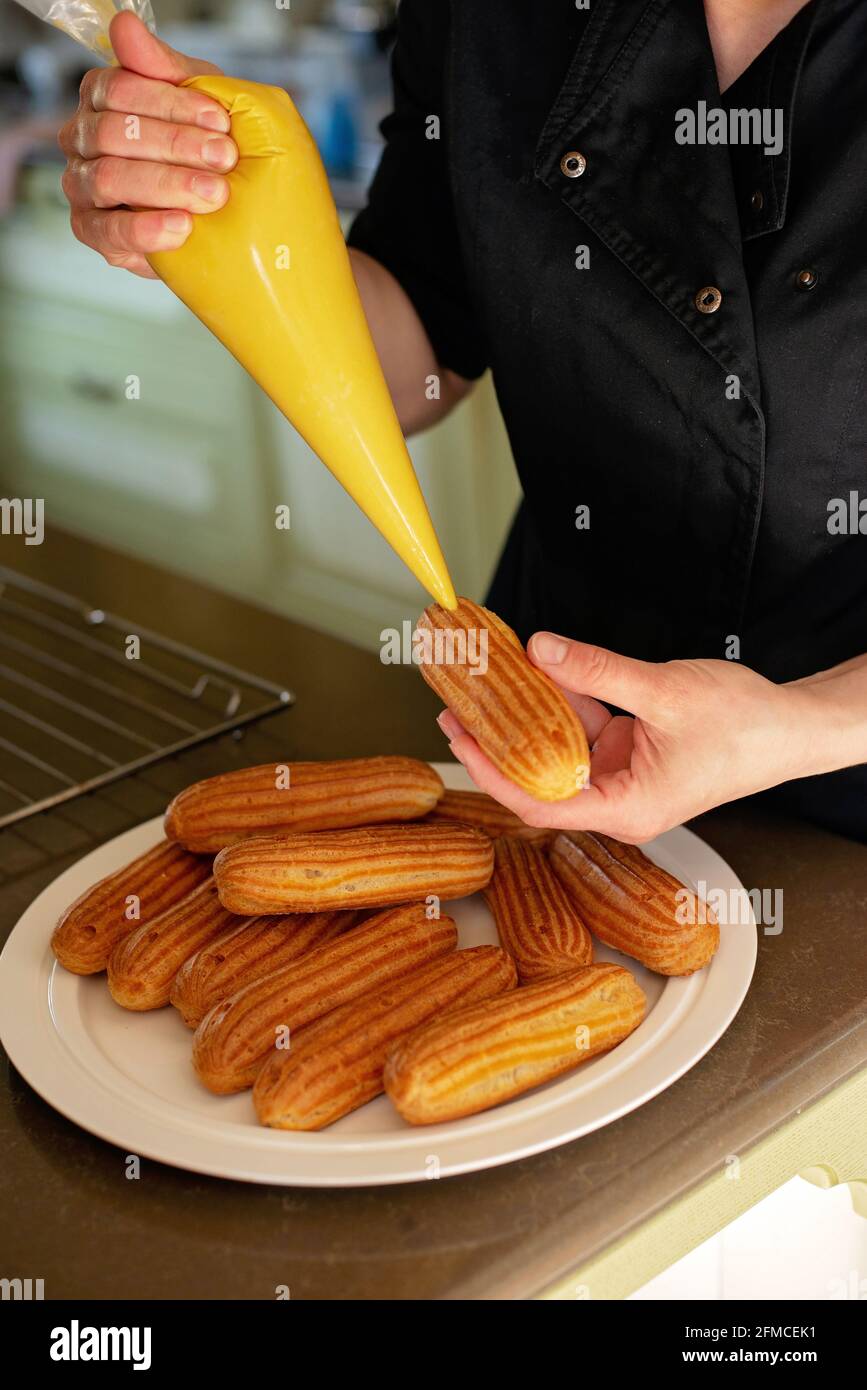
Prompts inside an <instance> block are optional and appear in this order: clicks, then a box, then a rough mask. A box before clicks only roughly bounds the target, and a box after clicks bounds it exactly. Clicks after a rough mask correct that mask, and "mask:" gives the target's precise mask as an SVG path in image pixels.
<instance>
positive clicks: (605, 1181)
mask: <svg viewBox="0 0 867 1390" xmlns="http://www.w3.org/2000/svg"><path fill="white" fill-rule="evenodd" d="M3 546H4V554H3V560H4V562H5V563H7V564H9V565H11V566H13V567H17V568H20V569H22V570H26V571H27V572H28V573H30V574H32V575H34V576H35V577H37V578H39V579H42V580H45V581H46V582H48V583H53V584H57V585H59V586H60V587H64V588H66V589H68V590H70V591H71V592H74V593H77V594H78V595H80V596H84V597H87V598H88V599H90V600H91V601H92V602H94V603H98V604H100V605H101V606H103V607H105V608H108V609H111V610H112V611H114V612H116V613H120V614H123V615H124V616H126V617H129V618H132V619H134V620H135V621H137V622H140V623H142V624H146V625H150V626H152V627H154V628H156V629H158V630H159V631H162V632H164V633H166V634H167V635H169V636H171V637H174V638H176V639H178V640H180V641H186V642H189V643H192V644H194V645H196V646H198V647H200V648H202V649H203V650H205V651H207V652H209V653H210V654H212V655H214V656H217V657H220V658H222V659H223V660H226V661H230V662H232V663H234V664H236V665H238V666H241V667H243V668H245V669H248V670H251V671H255V672H257V673H258V674H260V675H263V676H267V677H270V678H272V679H274V680H276V681H279V682H282V683H285V684H287V685H289V686H291V687H292V688H293V689H294V690H295V692H296V694H297V704H296V706H295V707H294V708H293V709H292V710H289V711H286V712H284V713H281V714H279V715H277V716H276V717H274V718H272V719H269V720H268V721H266V722H265V723H263V724H261V725H259V726H258V727H255V728H252V729H250V730H248V731H247V732H246V733H245V734H244V736H243V737H242V738H240V739H235V738H232V737H227V738H222V739H220V740H218V741H216V742H213V743H210V744H208V745H206V746H204V747H202V748H199V749H195V750H191V751H190V752H188V753H186V754H183V755H181V756H180V757H177V758H174V759H170V760H168V761H165V762H163V763H160V764H158V765H156V766H154V767H152V768H150V769H145V770H144V771H142V772H140V773H138V774H137V775H135V776H132V777H129V778H127V779H125V780H124V781H122V782H119V783H116V784H114V785H113V786H110V787H107V788H104V789H103V790H101V791H99V792H95V793H92V794H91V795H89V796H87V797H84V798H79V799H78V800H77V801H74V802H71V803H68V804H67V805H65V806H63V807H60V808H57V810H55V811H50V812H45V813H43V814H41V815H40V816H37V817H34V818H33V819H30V820H27V821H24V822H22V823H20V824H19V825H17V826H14V827H11V828H10V829H7V830H5V831H0V939H2V940H5V938H6V936H7V935H8V933H9V931H10V930H11V929H12V927H13V926H14V925H15V922H16V921H17V919H18V917H19V915H20V913H21V912H22V911H23V910H24V908H25V907H26V906H27V905H28V903H30V902H31V901H32V899H33V898H34V897H35V896H36V894H37V893H38V892H40V891H41V889H42V888H43V887H44V886H45V885H46V884H47V883H49V882H50V881H51V880H52V879H53V878H54V877H56V875H57V874H58V873H60V872H61V870H63V869H65V868H66V867H67V866H68V865H69V864H70V863H72V862H73V861H74V860H75V859H76V858H78V857H80V856H81V855H82V854H85V853H88V852H89V851H90V850H91V849H92V848H94V847H95V845H96V844H98V843H100V842H102V841H104V840H106V839H109V838H111V837H112V836H114V835H116V834H118V833H119V832H120V831H121V830H124V829H126V828H128V827H129V826H130V825H133V824H136V823H137V822H139V821H141V820H144V819H146V818H147V817H150V816H153V815H155V814H157V813H158V812H159V811H160V810H161V809H162V807H163V805H164V804H165V801H166V799H167V797H168V796H169V795H170V794H172V793H173V792H174V791H176V790H178V789H179V788H180V787H181V786H183V785H185V784H186V783H187V782H189V781H191V780H193V779H194V778H196V777H201V776H207V775H209V774H211V773H214V772H217V771H221V770H224V769H226V768H229V767H233V766H243V765H245V764H248V763H253V762H262V761H267V760H270V759H272V758H276V757H278V756H283V757H286V756H289V757H302V756H303V757H311V758H319V757H343V756H350V755H361V754H369V753H379V752H399V753H407V754H413V755H415V756H418V757H424V758H442V757H443V753H444V746H443V742H442V737H441V735H440V734H439V731H438V730H437V728H436V726H435V724H434V716H435V713H436V710H437V708H438V706H437V702H436V700H435V699H434V697H433V695H432V693H431V692H430V691H429V690H428V689H427V687H426V686H425V685H424V683H423V682H422V681H420V680H419V679H418V676H417V674H416V673H415V672H414V671H411V670H406V669H400V668H395V667H385V666H383V665H382V664H381V663H380V662H379V660H378V658H377V657H376V656H375V655H370V654H366V653H363V652H360V651H357V650H355V649H353V648H351V647H349V646H347V645H345V644H344V643H341V642H338V641H335V640H333V639H331V638H328V637H324V636H322V635H321V634H318V633H314V632H312V631H310V630H309V629H306V628H304V627H302V626H300V625H299V624H297V623H292V622H288V621H287V620H285V619H283V618H280V617H278V616H275V615H274V614H270V613H266V612H263V611H261V610H258V609H255V608H252V607H251V606H250V605H248V604H246V603H243V602H240V601H238V600H235V599H232V598H229V597H227V596H225V595H222V594H218V593H215V592H213V591H210V590H207V589H205V588H203V587H202V586H200V585H197V584H194V583H192V582H191V581H189V580H187V579H181V578H178V577H176V576H172V575H168V574H165V573H163V572H160V571H157V570H155V569H153V568H152V567H150V566H148V565H145V564H143V563H141V562H139V561H134V560H131V559H129V558H126V557H120V556H118V555H116V554H113V553H112V552H110V551H107V550H102V549H100V548H99V547H97V546H94V545H92V544H90V543H85V542H82V541H78V540H74V539H72V538H70V537H65V536H59V535H56V534H55V535H54V536H50V537H48V538H47V540H46V542H45V544H44V545H43V546H41V547H33V548H25V546H24V545H23V541H21V540H20V539H17V538H11V539H4V541H3ZM696 829H697V830H698V832H699V833H700V834H701V835H702V836H703V837H704V838H705V839H707V840H708V841H709V843H710V844H712V845H713V846H714V847H715V848H716V849H718V850H719V851H720V853H721V854H722V855H723V856H724V857H725V858H726V859H728V860H729V862H730V863H731V864H732V865H733V867H734V869H735V870H736V872H737V873H738V874H739V876H740V878H741V879H742V881H743V882H744V883H745V884H746V885H747V887H748V888H749V887H760V888H781V889H783V891H784V895H785V899H784V900H785V926H784V930H783V932H782V933H781V934H780V935H776V936H770V935H768V936H766V935H763V934H760V936H759V958H758V965H757V968H756V975H755V979H754V981H753V985H752V988H751V990H750V993H749V995H748V997H747V1000H746V1002H745V1003H744V1005H743V1007H742V1009H741V1011H740V1013H739V1014H738V1016H737V1018H736V1019H735V1021H734V1023H733V1024H732V1026H731V1027H730V1028H729V1030H728V1032H727V1033H726V1034H725V1036H724V1037H723V1038H722V1039H721V1040H720V1042H719V1043H718V1044H717V1045H716V1047H714V1048H713V1049H712V1051H711V1052H710V1053H709V1054H708V1056H707V1057H705V1058H704V1059H703V1061H701V1062H700V1063H699V1064H698V1065H697V1066H696V1067H694V1068H693V1069H692V1070H691V1071H690V1072H689V1073H688V1074H687V1075H686V1076H684V1077H683V1078H682V1079H681V1080H680V1081H678V1082H677V1083H676V1084H675V1085H674V1086H672V1087H670V1088H669V1089H668V1090H667V1091H665V1092H664V1093H663V1094H662V1095H660V1096H658V1097H657V1098H656V1099H655V1100H652V1101H650V1102H649V1103H648V1104H647V1105H644V1106H642V1107H641V1108H640V1109H639V1110H637V1111H635V1112H633V1113H632V1114H631V1115H627V1116H626V1117H624V1118H623V1119H622V1120H619V1121H618V1122H617V1123H615V1124H612V1125H609V1126H607V1127H606V1128H605V1129H602V1130H599V1131H597V1132H596V1133H595V1134H590V1135H587V1136H586V1137H585V1138H583V1139H579V1140H577V1141H576V1142H574V1143H571V1144H568V1145H565V1146H564V1147H562V1148H559V1149H555V1150H552V1151H551V1152H549V1153H546V1154H541V1155H539V1156H537V1157H535V1158H529V1159H525V1160H522V1161H521V1162H519V1163H514V1164H510V1165H507V1166H505V1167H501V1168H495V1169H492V1170H490V1171H489V1172H484V1173H477V1174H472V1175H468V1176H465V1177H455V1178H447V1179H442V1180H440V1181H438V1182H422V1183H418V1184H414V1185H408V1186H401V1187H391V1188H374V1189H366V1190H365V1189H359V1190H341V1191H324V1190H323V1191H313V1190H308V1189H298V1188H270V1187H258V1186H253V1185H247V1184H243V1183H236V1182H223V1181H220V1180H218V1179H211V1178H204V1177H199V1176H197V1175H195V1174H190V1173H185V1172H181V1171H179V1170H176V1169H172V1168H167V1167H163V1166H162V1165H160V1164H157V1163H153V1162H149V1161H143V1163H142V1175H141V1179H140V1181H138V1182H129V1181H127V1180H126V1178H125V1175H124V1154H123V1153H122V1152H121V1150H119V1149H116V1148H114V1147H112V1146H111V1145H109V1144H106V1143H103V1142H102V1141H101V1140H99V1139H95V1138H92V1137H91V1136H90V1135H89V1134H86V1133H84V1132H83V1131H81V1130H79V1129H77V1128H76V1126H74V1125H72V1124H70V1123H69V1122H67V1121H66V1120H64V1119H62V1118H61V1117H60V1116H59V1115H58V1114H56V1113H55V1112H54V1111H53V1110H51V1109H50V1108H49V1107H48V1106H47V1105H45V1104H44V1103H43V1102H42V1101H41V1100H40V1099H39V1097H38V1096H36V1094H35V1093H34V1092H33V1091H32V1090H31V1089H30V1087H29V1086H27V1085H26V1083H25V1082H24V1081H23V1080H22V1079H21V1078H20V1077H19V1076H18V1075H17V1074H16V1073H15V1071H14V1069H13V1068H11V1067H10V1066H9V1064H8V1062H7V1063H6V1083H5V1084H4V1085H3V1087H2V1096H0V1144H2V1152H3V1154H4V1164H3V1169H4V1172H3V1184H4V1189H5V1195H4V1204H5V1206H6V1211H5V1214H4V1217H3V1221H2V1226H3V1234H2V1237H0V1274H3V1275H5V1276H9V1277H11V1276H12V1275H19V1276H21V1277H27V1276H29V1277H33V1278H43V1279H44V1280H45V1292H46V1297H48V1298H62V1297H71V1298H86V1299H94V1298H144V1299H149V1298H215V1299H235V1298H251V1299H259V1298H263V1299H273V1297H274V1290H275V1286H276V1285H278V1284H287V1285H289V1287H290V1290H291V1296H292V1297H293V1298H328V1299H368V1298H372V1299H394V1298H421V1299H428V1298H514V1297H517V1298H524V1297H528V1296H531V1295H533V1294H534V1293H536V1292H538V1291H539V1290H540V1289H542V1288H543V1287H544V1286H545V1285H547V1284H548V1283H549V1282H551V1281H552V1280H554V1279H555V1278H557V1276H558V1275H561V1274H564V1273H566V1272H567V1271H568V1270H570V1269H572V1268H574V1267H575V1266H577V1265H578V1264H580V1263H583V1262H584V1261H585V1260H587V1259H589V1258H590V1257H591V1256H592V1255H594V1254H596V1253H597V1252H599V1251H600V1250H601V1249H603V1248H604V1247H605V1246H607V1245H608V1244H610V1243H611V1242H612V1241H613V1240H615V1239H617V1238H619V1237H621V1236H623V1235H625V1234H626V1233H628V1231H629V1230H630V1229H632V1228H634V1227H635V1226H636V1225H638V1224H640V1223H641V1222H642V1221H644V1220H645V1219H647V1217H649V1216H650V1215H651V1214H653V1213H654V1212H656V1211H659V1210H660V1209H661V1208H662V1207H664V1206H665V1205H666V1204H667V1203H669V1202H671V1201H672V1200H674V1199H675V1198H677V1197H678V1196H680V1195H681V1194H682V1193H684V1192H685V1191H687V1190H688V1189H689V1188H691V1187H693V1186H694V1185H695V1184H696V1183H698V1182H700V1181H702V1180H703V1179H704V1178H706V1177H708V1176H709V1175H710V1174H712V1173H713V1172H715V1171H716V1170H718V1169H719V1168H720V1166H721V1165H722V1164H723V1163H724V1159H725V1156H726V1155H727V1154H731V1153H743V1152H744V1151H745V1150H746V1149H747V1148H748V1147H749V1146H751V1145H752V1144H754V1143H756V1142H757V1141H758V1140H760V1139H761V1138H763V1137H764V1136H766V1135H767V1134H768V1133H769V1132H770V1131H772V1130H773V1129H774V1128H775V1127H776V1126H777V1125H779V1124H780V1123H781V1122H783V1121H784V1120H786V1119H788V1118H789V1117H790V1116H792V1115H793V1114H795V1113H796V1112H797V1111H798V1110H799V1109H800V1108H801V1107H803V1106H806V1105H808V1104H810V1102H812V1101H813V1100H815V1099H817V1098H818V1097H819V1096H820V1095H822V1094H823V1093H824V1092H826V1091H827V1090H829V1089H830V1088H832V1087H833V1086H834V1085H836V1084H837V1083H838V1082H839V1081H841V1080H843V1079H844V1078H846V1077H847V1076H849V1075H851V1074H852V1073H853V1072H855V1071H856V1070H858V1069H859V1068H860V1067H862V1066H863V1065H864V1064H865V1062H867V1000H865V989H864V981H865V979H867V926H865V919H867V847H864V846H860V845H857V844H854V843H851V842H849V841H847V840H843V839H840V838H838V837H836V836H833V835H829V834H827V833H825V832H823V831H819V830H816V829H814V828H812V827H810V826H807V825H803V824H800V823H797V822H794V821H788V820H784V819H782V818H781V817H778V816H775V815H771V814H769V813H767V812H764V811H759V810H757V809H754V808H745V807H737V806H734V807H730V808H727V809H724V810H722V811H718V812H714V813H712V814H710V815H707V816H704V817H702V818H701V819H700V820H699V821H698V822H696Z"/></svg>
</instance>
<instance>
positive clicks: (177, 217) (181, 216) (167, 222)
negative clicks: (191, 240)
mask: <svg viewBox="0 0 867 1390" xmlns="http://www.w3.org/2000/svg"><path fill="white" fill-rule="evenodd" d="M163 229H164V231H167V232H188V231H189V230H190V218H189V216H188V215H187V213H185V212H167V213H166V214H165V216H164V217H163Z"/></svg>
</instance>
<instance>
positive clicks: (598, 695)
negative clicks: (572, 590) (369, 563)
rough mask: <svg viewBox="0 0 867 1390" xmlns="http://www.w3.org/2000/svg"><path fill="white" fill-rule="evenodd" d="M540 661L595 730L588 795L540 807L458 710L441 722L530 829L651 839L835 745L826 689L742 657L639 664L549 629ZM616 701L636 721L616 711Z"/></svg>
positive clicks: (471, 768)
mask: <svg viewBox="0 0 867 1390" xmlns="http://www.w3.org/2000/svg"><path fill="white" fill-rule="evenodd" d="M528 656H529V658H530V660H531V661H532V662H533V664H534V665H535V666H536V667H538V668H539V670H540V671H543V672H544V673H545V674H546V675H547V676H549V677H550V678H551V680H553V681H554V683H555V684H556V685H557V686H559V688H560V689H561V690H562V691H563V693H564V694H565V696H566V698H567V699H568V701H569V703H570V704H571V705H572V707H573V709H574V710H575V711H576V713H577V714H578V716H579V718H580V719H581V722H582V723H583V725H584V728H585V730H586V732H587V737H588V740H589V742H590V744H591V760H590V781H589V785H588V786H586V787H584V788H583V789H582V790H581V791H580V792H579V793H578V794H577V795H576V796H574V797H572V798H570V799H569V800H567V801H557V802H553V803H552V802H546V801H540V800H537V799H536V798H534V797H533V796H531V795H529V794H528V793H527V792H526V791H524V790H522V789H521V788H520V787H518V786H516V785H515V783H514V782H512V781H510V780H509V779H508V778H507V777H505V776H504V775H503V774H502V773H501V772H499V771H498V770H497V768H496V767H494V765H493V763H492V762H491V761H490V760H489V759H488V758H487V757H485V755H484V753H483V752H482V751H481V749H480V748H479V746H478V744H477V742H476V740H475V739H474V738H472V737H471V736H470V735H469V734H468V733H467V732H466V730H465V729H464V728H463V726H462V725H461V723H460V721H459V720H458V719H457V718H456V716H455V714H454V713H453V712H452V711H450V710H445V711H444V712H443V714H441V715H440V718H439V724H440V728H441V729H442V730H443V733H444V734H445V735H446V737H447V738H448V739H449V745H450V748H451V750H452V752H453V754H454V756H455V757H456V758H457V759H458V760H459V761H460V762H461V763H463V765H464V767H465V768H466V769H467V771H468V772H469V774H470V776H471V777H472V779H473V781H474V782H475V784H476V786H477V787H479V788H481V790H482V791H485V792H488V793H489V794H490V795H491V796H493V797H496V799H497V800H498V801H499V802H501V803H502V804H503V805H504V806H506V807H508V808H509V809H510V810H512V811H514V812H515V813H516V814H517V815H518V816H520V817H521V819H522V820H523V821H524V822H525V823H526V824H528V825H532V826H551V827H557V828H560V829H563V830H598V831H601V832H602V833H603V834H605V835H611V836H613V837H614V838H615V839H618V840H622V841H625V842H626V843H628V844H641V843H643V842H645V841H647V840H651V839H653V837H654V836H656V835H660V834H662V832H663V831H665V830H669V829H671V827H672V826H675V825H680V824H681V823H682V822H683V821H686V820H689V819H690V817H692V816H696V815H699V814H700V813H701V812H702V811H707V810H709V809H710V808H711V807H713V806H719V805H721V804H722V803H723V802H726V801H732V800H734V799H735V798H737V797H741V796H748V795H750V794H751V793H753V792H758V791H762V790H764V789H765V788H767V787H772V786H776V785H777V784H778V783H779V782H784V781H787V780H788V779H789V778H792V777H804V776H809V775H810V774H811V773H815V772H818V771H820V770H822V769H821V766H820V759H821V760H822V762H823V763H827V761H828V757H827V754H828V750H825V752H823V751H822V745H823V744H824V743H826V742H827V738H822V737H817V736H819V735H820V734H821V730H822V716H821V708H820V706H819V704H818V702H817V699H816V693H815V692H816V689H818V687H815V688H814V686H813V685H811V684H810V683H808V682H794V683H792V684H790V685H775V684H774V683H773V682H772V681H769V680H765V678H764V677H763V676H760V675H758V674H757V673H756V672H755V671H751V670H750V669H749V668H748V667H746V666H742V665H740V664H739V663H738V662H736V661H668V662H662V663H653V662H648V661H636V660H634V659H633V658H631V657H625V656H619V655H618V654H617V653H616V652H611V651H606V650H605V649H604V648H602V647H594V646H591V645H589V644H588V643H584V642H573V641H570V640H568V639H567V638H565V637H558V636H555V635H554V634H553V633H546V632H540V633H536V635H535V636H534V637H533V638H532V639H531V640H530V643H529V647H528ZM828 685H830V682H826V687H827V686H828ZM608 705H612V706H614V707H615V708H618V709H621V710H628V711H630V714H612V713H611V710H610V709H609V708H608ZM817 743H818V746H817ZM830 754H831V757H832V759H833V750H830ZM844 761H845V758H844ZM844 761H835V762H834V765H835V766H843V765H844Z"/></svg>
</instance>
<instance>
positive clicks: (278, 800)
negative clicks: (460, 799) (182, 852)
mask: <svg viewBox="0 0 867 1390" xmlns="http://www.w3.org/2000/svg"><path fill="white" fill-rule="evenodd" d="M287 771H288V776H287ZM442 794H443V784H442V781H441V779H440V777H439V776H438V774H437V773H436V772H434V770H433V768H432V767H429V766H428V764H427V763H423V762H419V761H418V760H417V759H416V758H400V757H381V758H345V759H343V760H341V761H338V762H319V763H314V762H308V763H289V762H287V763H265V764H264V765H262V766H260V767H244V768H239V769H238V770H236V771H234V772H224V773H221V774H220V775H219V776H217V777H208V778H207V779H206V780H205V781H204V782H195V783H194V784H193V785H192V786H191V787H187V788H186V790H185V791H182V792H181V793H180V794H179V795H178V796H176V797H175V799H174V801H172V802H171V804H170V805H169V808H168V810H167V812H166V822H165V829H166V835H167V836H168V837H169V839H170V840H178V841H180V843H181V844H183V845H185V846H186V848H187V849H195V850H212V851H216V850H220V849H224V848H225V846H226V845H231V844H235V843H237V842H238V841H239V840H243V839H246V838H247V837H248V836H251V835H269V834H279V833H282V832H285V833H290V832H291V833H295V832H300V831H307V830H338V829H342V828H344V827H348V826H353V825H374V824H378V823H379V822H381V821H403V820H413V819H416V818H418V817H420V816H424V815H426V814H427V813H428V811H430V810H431V809H432V808H433V807H434V806H435V805H436V803H437V801H438V800H439V798H440V797H441V796H442Z"/></svg>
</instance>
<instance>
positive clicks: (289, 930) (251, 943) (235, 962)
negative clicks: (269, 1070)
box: [170, 912, 361, 1028]
mask: <svg viewBox="0 0 867 1390" xmlns="http://www.w3.org/2000/svg"><path fill="white" fill-rule="evenodd" d="M360 916H361V914H360V913H359V912H303V913H301V912H299V913H295V914H294V915H293V914H291V913H289V914H288V915H285V916H282V915H281V916H279V917H241V918H238V917H233V918H232V923H233V925H232V926H230V927H229V928H228V929H227V930H226V931H224V932H222V933H221V934H220V935H219V936H218V937H216V939H215V940H214V941H209V942H208V943H207V945H205V946H203V947H202V948H201V950H200V951H196V953H195V955H192V956H190V957H189V959H188V960H186V961H184V964H183V965H182V966H181V968H180V970H179V971H178V973H177V975H176V976H175V979H174V983H173V985H172V991H171V1001H170V1002H171V1003H172V1004H174V1006H175V1008H176V1009H177V1010H178V1012H179V1013H180V1015H181V1017H182V1018H183V1020H184V1023H186V1025H187V1027H188V1028H197V1027H198V1025H199V1023H201V1021H202V1019H203V1018H204V1016H205V1014H206V1013H207V1012H208V1010H209V1009H210V1008H213V1006H214V1004H219V1002H220V1000H221V999H228V997H229V995H230V994H235V993H237V991H238V990H239V989H241V988H243V986H244V985H249V984H251V983H252V981H253V980H259V979H261V978H262V976H263V975H270V974H271V973H272V971H274V970H280V969H282V967H283V966H285V965H289V964H290V963H291V962H292V961H293V960H298V959H299V958H300V957H301V956H304V955H306V954H307V952H308V951H312V950H315V948H316V947H317V946H324V945H325V944H326V942H328V941H332V940H333V939H334V938H335V937H337V936H340V935H342V933H343V932H345V931H348V929H349V928H350V927H352V926H354V925H355V924H356V923H357V922H358V919H359V917H360Z"/></svg>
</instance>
